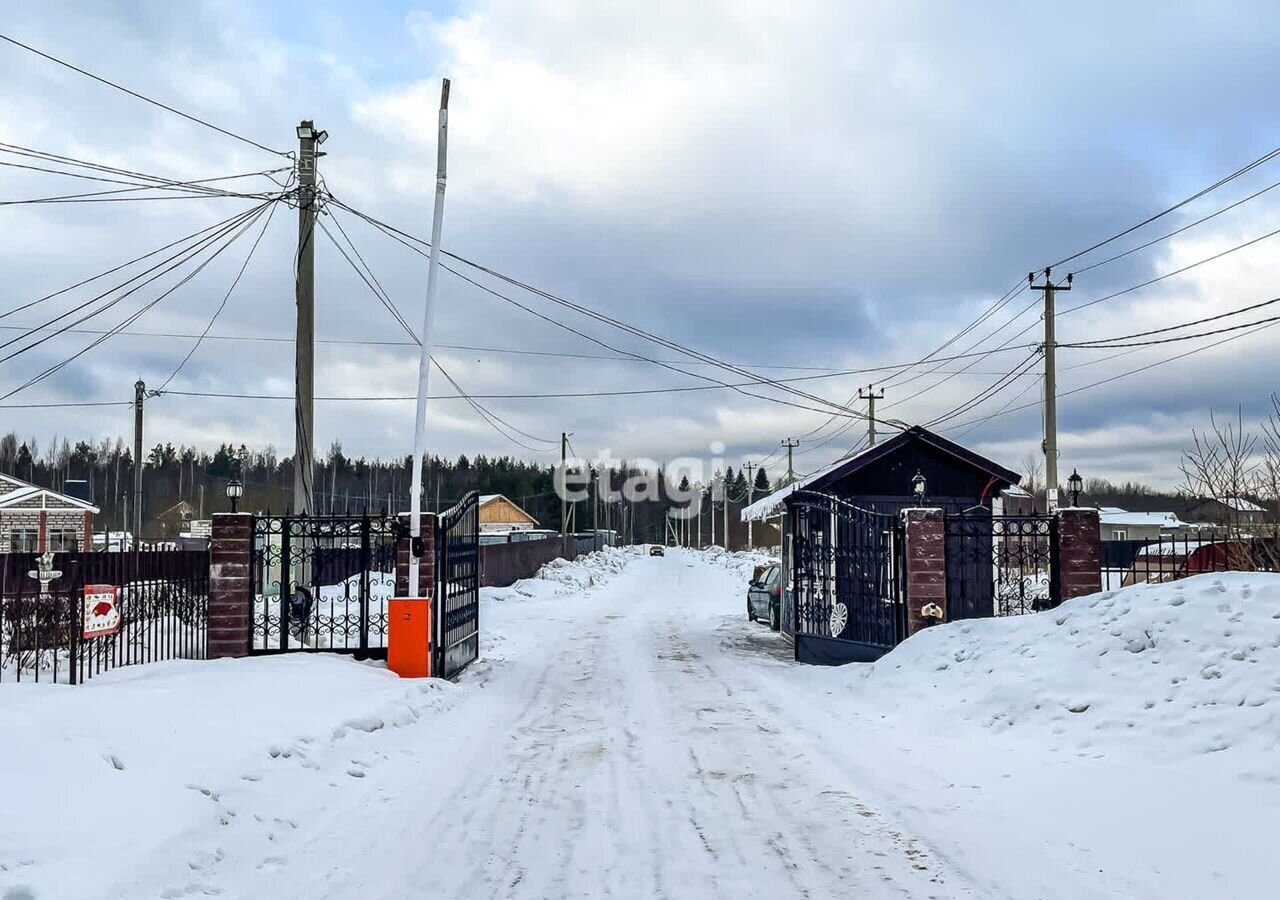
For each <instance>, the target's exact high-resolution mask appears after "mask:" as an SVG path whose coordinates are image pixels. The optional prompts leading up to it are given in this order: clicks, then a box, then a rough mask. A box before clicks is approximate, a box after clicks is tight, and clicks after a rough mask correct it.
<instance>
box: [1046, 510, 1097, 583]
mask: <svg viewBox="0 0 1280 900" xmlns="http://www.w3.org/2000/svg"><path fill="white" fill-rule="evenodd" d="M1057 515H1058V571H1057V573H1056V577H1057V579H1058V590H1059V599H1060V600H1070V599H1071V598H1072V597H1082V596H1084V595H1085V594H1096V593H1097V592H1098V591H1100V590H1102V561H1101V559H1100V552H1101V550H1100V545H1101V542H1102V534H1101V532H1100V530H1099V526H1098V511H1097V510H1096V509H1079V508H1074V509H1060V510H1058V514H1057Z"/></svg>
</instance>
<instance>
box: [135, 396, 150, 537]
mask: <svg viewBox="0 0 1280 900" xmlns="http://www.w3.org/2000/svg"><path fill="white" fill-rule="evenodd" d="M146 397H147V386H146V384H145V383H144V382H143V380H142V379H141V378H139V379H138V380H137V381H136V382H134V385H133V547H134V548H136V547H137V546H138V541H140V540H142V404H143V401H145V400H146Z"/></svg>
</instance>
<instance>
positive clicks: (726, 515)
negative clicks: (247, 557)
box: [724, 478, 729, 550]
mask: <svg viewBox="0 0 1280 900" xmlns="http://www.w3.org/2000/svg"><path fill="white" fill-rule="evenodd" d="M724 549H726V550H728V549H729V479H728V478H725V480H724Z"/></svg>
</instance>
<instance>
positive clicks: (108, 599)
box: [84, 584, 120, 638]
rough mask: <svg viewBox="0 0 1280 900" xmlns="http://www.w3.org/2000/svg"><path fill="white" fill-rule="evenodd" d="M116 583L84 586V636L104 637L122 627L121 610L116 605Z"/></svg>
mask: <svg viewBox="0 0 1280 900" xmlns="http://www.w3.org/2000/svg"><path fill="white" fill-rule="evenodd" d="M117 590H119V589H118V588H117V587H116V586H115V585H114V584H86V585H85V586H84V636H85V637H86V638H95V637H103V636H104V635H108V634H115V633H116V632H117V631H118V630H119V629H120V610H119V608H118V607H117V606H116V591H117Z"/></svg>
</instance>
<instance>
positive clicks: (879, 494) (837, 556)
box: [742, 425, 1020, 664]
mask: <svg viewBox="0 0 1280 900" xmlns="http://www.w3.org/2000/svg"><path fill="white" fill-rule="evenodd" d="M917 475H919V476H920V478H921V479H923V485H922V487H923V497H921V496H918V494H917V485H918V483H919V479H917ZM1019 480H1020V476H1019V475H1018V473H1016V472H1014V471H1013V470H1012V469H1007V468H1005V467H1004V466H1002V465H1000V464H998V463H996V462H993V461H992V460H990V459H987V458H986V457H984V456H981V455H979V454H977V453H974V452H973V451H972V450H969V449H968V448H966V447H962V446H960V445H959V444H957V443H955V442H954V441H950V440H947V439H946V438H944V437H942V436H940V435H937V434H934V433H933V432H931V431H929V430H928V429H926V428H923V427H921V426H918V425H917V426H913V427H911V428H908V429H906V430H905V431H902V432H900V433H899V434H897V435H894V436H893V437H891V438H889V439H888V440H885V441H883V442H882V443H880V444H877V445H876V446H874V447H869V448H867V449H866V450H863V451H862V452H861V453H858V454H856V455H855V456H852V457H849V458H848V459H842V460H839V461H838V462H836V463H834V464H832V465H831V466H829V467H827V468H826V469H823V470H821V471H819V472H815V473H814V474H812V475H809V476H808V477H806V478H803V479H800V480H799V481H797V482H795V483H794V484H792V485H789V486H787V487H785V488H782V489H781V490H778V491H775V492H774V493H772V494H770V495H769V496H767V497H765V498H763V499H762V500H758V501H756V502H755V503H753V504H752V505H751V506H748V507H747V508H746V509H745V510H743V512H742V517H743V519H744V520H747V519H751V520H754V521H764V520H773V521H775V522H777V521H778V520H779V519H781V524H782V531H783V537H782V556H783V559H782V563H783V566H782V568H783V578H784V581H783V592H782V595H783V604H782V615H781V619H782V630H783V631H784V633H786V634H787V635H788V636H790V637H792V638H793V640H794V641H795V647H796V658H797V659H798V660H800V661H802V662H815V663H825V664H839V663H844V662H853V661H868V660H872V659H875V658H877V657H878V656H880V655H882V654H883V653H885V652H886V651H887V650H889V649H891V648H892V647H893V646H895V645H896V644H897V642H898V641H899V640H901V639H902V637H903V636H904V635H903V629H902V623H901V622H900V621H897V617H899V616H900V615H901V614H902V611H901V603H900V602H899V601H898V597H897V594H898V590H899V581H900V579H899V571H898V570H899V567H900V563H899V554H900V552H901V538H900V534H899V532H900V522H901V515H900V514H901V512H902V510H904V509H908V508H912V507H918V506H928V507H936V508H941V509H943V510H944V511H945V512H947V513H949V514H958V513H963V512H965V511H966V510H972V509H974V508H976V507H984V508H985V509H987V510H992V509H993V507H996V508H998V507H999V505H1000V499H999V498H1000V496H1001V493H1002V492H1003V491H1005V490H1006V489H1008V488H1010V487H1013V486H1014V485H1016V484H1017V483H1018V481H1019Z"/></svg>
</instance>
